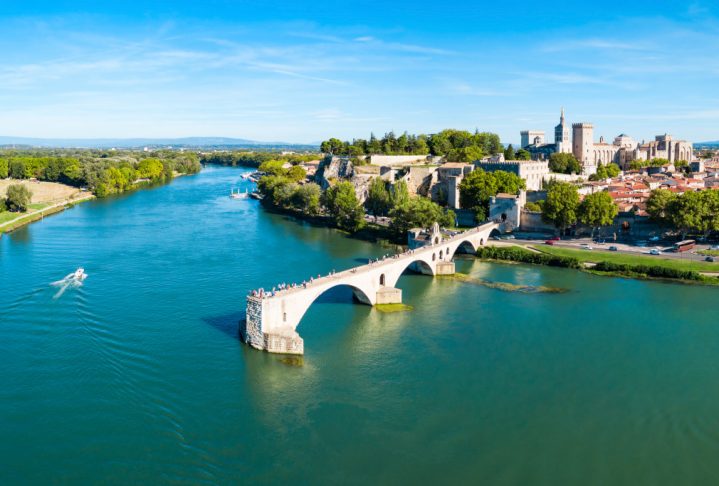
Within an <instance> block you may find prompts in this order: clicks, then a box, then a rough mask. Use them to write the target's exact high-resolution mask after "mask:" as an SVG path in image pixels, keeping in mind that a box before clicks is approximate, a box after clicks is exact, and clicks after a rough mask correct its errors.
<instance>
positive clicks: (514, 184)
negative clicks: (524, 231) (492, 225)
mask: <svg viewBox="0 0 719 486" xmlns="http://www.w3.org/2000/svg"><path fill="white" fill-rule="evenodd" d="M525 187H526V183H525V181H524V180H523V179H521V178H520V177H519V176H518V175H516V174H514V173H512V172H505V171H501V170H498V171H495V172H485V171H484V170H482V169H476V170H473V171H472V172H470V173H469V174H468V175H467V176H466V177H464V179H462V182H461V183H460V184H459V203H460V205H461V206H462V208H463V209H469V210H471V211H474V212H475V213H476V214H477V219H478V220H480V221H481V220H483V219H484V218H485V217H486V216H487V214H488V210H489V198H491V197H492V196H496V195H497V193H500V192H506V193H508V194H516V193H518V192H519V191H520V190H522V189H524V188H525Z"/></svg>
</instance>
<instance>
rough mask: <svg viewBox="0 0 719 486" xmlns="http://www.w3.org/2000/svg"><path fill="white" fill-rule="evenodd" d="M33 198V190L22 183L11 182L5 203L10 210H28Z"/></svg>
mask: <svg viewBox="0 0 719 486" xmlns="http://www.w3.org/2000/svg"><path fill="white" fill-rule="evenodd" d="M31 199H32V191H30V189H28V188H27V187H25V186H23V185H22V184H11V185H10V186H8V188H7V198H6V199H5V204H6V205H7V208H8V209H9V210H10V211H27V208H28V206H29V205H30V200H31Z"/></svg>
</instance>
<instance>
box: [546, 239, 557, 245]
mask: <svg viewBox="0 0 719 486" xmlns="http://www.w3.org/2000/svg"><path fill="white" fill-rule="evenodd" d="M554 241H555V240H547V241H545V242H544V244H545V245H554Z"/></svg>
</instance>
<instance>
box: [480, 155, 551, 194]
mask: <svg viewBox="0 0 719 486" xmlns="http://www.w3.org/2000/svg"><path fill="white" fill-rule="evenodd" d="M474 166H475V167H476V168H478V169H482V170H484V171H485V172H495V171H498V170H502V171H505V172H512V173H514V174H517V175H518V176H519V177H521V178H522V179H524V180H525V182H526V184H527V190H529V191H538V190H540V189H541V188H542V181H543V180H544V178H545V176H548V175H549V162H547V161H546V160H504V156H503V155H499V156H494V157H488V158H485V159H482V160H478V161H476V162H475V163H474Z"/></svg>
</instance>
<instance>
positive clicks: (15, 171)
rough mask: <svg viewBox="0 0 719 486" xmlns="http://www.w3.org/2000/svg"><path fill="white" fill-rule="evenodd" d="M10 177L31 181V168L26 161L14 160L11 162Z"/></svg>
mask: <svg viewBox="0 0 719 486" xmlns="http://www.w3.org/2000/svg"><path fill="white" fill-rule="evenodd" d="M9 175H10V177H12V178H13V179H29V178H30V177H32V172H31V167H29V166H28V165H27V164H26V163H25V161H24V160H19V159H12V160H11V161H10V167H9Z"/></svg>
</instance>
